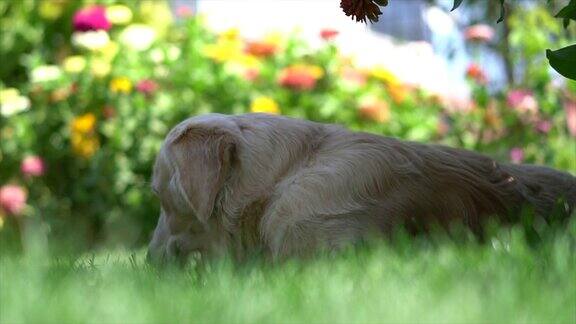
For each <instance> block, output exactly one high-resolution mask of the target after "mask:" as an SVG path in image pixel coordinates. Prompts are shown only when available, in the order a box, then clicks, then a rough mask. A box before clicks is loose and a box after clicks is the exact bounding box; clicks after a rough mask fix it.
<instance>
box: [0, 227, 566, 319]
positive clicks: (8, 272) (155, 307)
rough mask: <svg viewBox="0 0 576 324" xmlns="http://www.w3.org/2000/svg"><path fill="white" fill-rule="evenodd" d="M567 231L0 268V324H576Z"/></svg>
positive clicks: (40, 256) (94, 258) (11, 261)
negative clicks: (194, 262)
mask: <svg viewBox="0 0 576 324" xmlns="http://www.w3.org/2000/svg"><path fill="white" fill-rule="evenodd" d="M575 234H576V222H572V225H571V226H570V227H569V229H567V230H562V231H559V232H555V233H553V234H549V235H548V236H549V237H547V238H546V239H545V240H543V242H542V243H540V244H539V245H537V246H536V247H529V246H528V245H527V244H526V241H525V239H524V237H523V235H522V231H520V230H518V229H516V230H512V231H508V230H502V231H501V232H499V233H498V234H497V235H495V236H494V237H493V238H492V239H490V241H489V242H488V243H486V244H476V243H473V242H471V241H469V240H467V241H466V240H465V241H462V240H457V241H454V240H447V239H445V238H444V239H443V238H433V239H426V238H419V239H406V238H404V239H403V240H399V241H398V242H394V243H382V242H381V243H378V244H375V245H370V246H367V247H362V248H355V249H351V250H349V251H344V252H342V253H338V254H337V255H324V256H319V257H317V258H314V259H312V260H307V261H295V260H292V261H289V262H286V263H283V264H278V265H267V264H264V263H262V262H253V263H250V264H244V265H242V266H234V265H233V264H232V263H231V262H227V261H226V260H220V261H218V262H214V263H211V264H210V265H208V266H207V267H206V268H202V269H203V270H202V271H200V270H198V269H197V268H195V267H193V266H188V267H187V268H186V269H179V270H177V269H167V270H162V271H158V270H156V269H152V268H150V267H148V266H147V265H146V264H145V262H144V260H143V259H144V258H143V251H137V252H130V251H127V252H118V251H116V252H105V251H104V252H99V253H97V254H95V255H88V256H83V257H81V258H77V259H74V258H71V257H66V258H62V257H59V258H56V257H48V256H46V254H44V253H42V251H41V250H35V251H36V252H31V253H29V254H28V255H26V256H15V255H13V254H12V255H7V254H4V255H3V256H2V257H0V270H1V272H0V275H1V277H0V280H1V286H0V322H1V323H13V322H28V323H50V322H52V323H67V322H69V323H114V322H117V323H120V322H121V323H127V322H130V323H148V322H149V323H176V322H217V323H231V322H232V323H233V322H259V323H273V322H306V323H308V322H314V323H328V322H330V323H332V322H336V323H351V322H356V323H367V322H370V323H374V322H412V323H413V322H452V323H463V322H468V323H472V322H473V323H478V322H491V323H495V322H498V323H509V322H514V323H528V322H531V323H575V322H576V235H575Z"/></svg>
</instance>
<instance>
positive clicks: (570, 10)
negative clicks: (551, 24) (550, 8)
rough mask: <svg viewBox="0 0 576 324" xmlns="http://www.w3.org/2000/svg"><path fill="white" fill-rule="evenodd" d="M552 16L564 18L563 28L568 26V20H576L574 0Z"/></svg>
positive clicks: (575, 1)
mask: <svg viewBox="0 0 576 324" xmlns="http://www.w3.org/2000/svg"><path fill="white" fill-rule="evenodd" d="M554 17H556V18H564V28H568V25H569V24H570V20H576V0H571V1H570V3H569V4H568V5H567V6H566V7H564V8H562V9H561V10H560V11H559V12H558V13H557V14H556V16H554Z"/></svg>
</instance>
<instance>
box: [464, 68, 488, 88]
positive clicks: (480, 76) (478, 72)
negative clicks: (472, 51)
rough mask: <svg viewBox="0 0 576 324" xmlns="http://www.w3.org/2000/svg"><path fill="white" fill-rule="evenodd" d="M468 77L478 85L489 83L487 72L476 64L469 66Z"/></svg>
mask: <svg viewBox="0 0 576 324" xmlns="http://www.w3.org/2000/svg"><path fill="white" fill-rule="evenodd" d="M466 76H467V77H468V78H470V79H472V80H474V81H476V82H477V83H478V84H486V83H487V82H488V77H487V76H486V72H484V70H483V69H482V68H481V67H480V66H479V65H478V64H475V63H471V64H470V65H468V68H467V69H466Z"/></svg>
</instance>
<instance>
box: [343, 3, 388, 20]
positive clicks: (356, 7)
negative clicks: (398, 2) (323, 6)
mask: <svg viewBox="0 0 576 324" xmlns="http://www.w3.org/2000/svg"><path fill="white" fill-rule="evenodd" d="M374 2H376V3H378V4H380V5H381V6H386V5H388V0H341V1H340V8H342V10H344V13H345V14H346V16H350V17H352V19H356V21H361V22H366V18H368V20H370V21H371V22H373V23H374V22H377V21H378V16H379V15H381V14H382V11H380V8H379V7H378V5H377V4H376V3H374Z"/></svg>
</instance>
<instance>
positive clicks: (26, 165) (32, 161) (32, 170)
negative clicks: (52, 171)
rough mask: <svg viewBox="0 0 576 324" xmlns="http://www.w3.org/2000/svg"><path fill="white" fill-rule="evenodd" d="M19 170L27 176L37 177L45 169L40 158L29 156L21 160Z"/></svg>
mask: <svg viewBox="0 0 576 324" xmlns="http://www.w3.org/2000/svg"><path fill="white" fill-rule="evenodd" d="M20 170H21V171H22V173H24V174H25V175H27V176H30V177H39V176H41V175H43V174H44V171H45V170H46V167H45V165H44V161H42V159H41V158H40V157H38V156H36V155H31V156H28V157H26V158H25V159H24V160H22V163H21V164H20Z"/></svg>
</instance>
